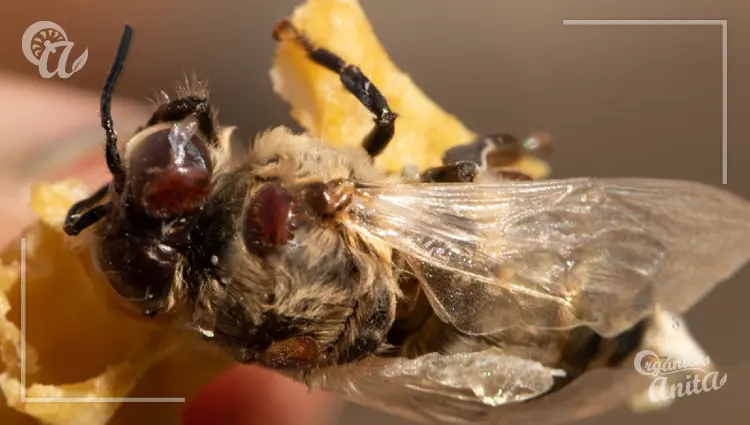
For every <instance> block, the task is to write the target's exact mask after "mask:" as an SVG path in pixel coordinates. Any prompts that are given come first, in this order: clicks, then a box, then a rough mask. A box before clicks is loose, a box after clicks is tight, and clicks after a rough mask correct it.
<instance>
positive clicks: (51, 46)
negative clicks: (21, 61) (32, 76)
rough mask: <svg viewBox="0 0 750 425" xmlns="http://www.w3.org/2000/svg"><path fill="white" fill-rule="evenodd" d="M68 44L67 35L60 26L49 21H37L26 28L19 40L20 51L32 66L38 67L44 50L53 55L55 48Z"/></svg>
mask: <svg viewBox="0 0 750 425" xmlns="http://www.w3.org/2000/svg"><path fill="white" fill-rule="evenodd" d="M67 42H68V35H67V34H65V30H64V29H62V27H61V26H60V25H57V24H56V23H54V22H51V21H39V22H36V23H33V24H31V26H30V27H28V28H26V31H25V32H24V33H23V37H22V38H21V49H22V50H23V54H24V56H26V59H27V60H28V61H29V62H31V63H32V64H34V65H36V66H39V65H40V64H41V63H42V62H41V58H42V55H44V52H45V51H46V50H50V51H51V52H53V53H54V51H55V48H56V47H59V46H61V45H64V44H65V43H67Z"/></svg>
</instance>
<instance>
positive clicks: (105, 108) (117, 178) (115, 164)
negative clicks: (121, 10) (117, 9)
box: [100, 24, 133, 193]
mask: <svg viewBox="0 0 750 425" xmlns="http://www.w3.org/2000/svg"><path fill="white" fill-rule="evenodd" d="M132 38H133V28H132V27H131V26H130V25H128V24H125V30H124V31H123V33H122V37H121V38H120V45H119V46H118V47H117V54H116V55H115V59H114V61H113V62H112V67H111V68H110V70H109V75H107V79H106V80H105V82H104V87H103V88H102V98H101V108H100V115H101V119H102V127H103V128H104V131H105V132H106V134H107V146H106V157H107V167H108V168H109V171H110V172H111V173H112V177H113V181H112V182H113V185H114V189H115V192H117V193H119V192H120V191H121V190H122V188H123V186H124V185H125V171H124V170H123V167H122V163H121V159H120V153H119V152H118V150H117V132H116V131H115V129H114V123H113V122H112V113H111V111H110V109H111V106H112V92H113V91H114V89H115V85H116V84H117V79H118V78H119V77H120V73H121V72H122V69H123V68H124V67H125V59H126V58H127V56H128V49H129V48H130V41H131V40H132Z"/></svg>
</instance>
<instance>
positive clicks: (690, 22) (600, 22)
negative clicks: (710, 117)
mask: <svg viewBox="0 0 750 425" xmlns="http://www.w3.org/2000/svg"><path fill="white" fill-rule="evenodd" d="M563 25H592V26H593V25H597V26H604V25H632V26H644V25H673V26H675V25H685V26H696V25H702V26H706V25H713V26H717V27H721V173H722V177H721V184H727V20H726V19H723V20H721V19H563Z"/></svg>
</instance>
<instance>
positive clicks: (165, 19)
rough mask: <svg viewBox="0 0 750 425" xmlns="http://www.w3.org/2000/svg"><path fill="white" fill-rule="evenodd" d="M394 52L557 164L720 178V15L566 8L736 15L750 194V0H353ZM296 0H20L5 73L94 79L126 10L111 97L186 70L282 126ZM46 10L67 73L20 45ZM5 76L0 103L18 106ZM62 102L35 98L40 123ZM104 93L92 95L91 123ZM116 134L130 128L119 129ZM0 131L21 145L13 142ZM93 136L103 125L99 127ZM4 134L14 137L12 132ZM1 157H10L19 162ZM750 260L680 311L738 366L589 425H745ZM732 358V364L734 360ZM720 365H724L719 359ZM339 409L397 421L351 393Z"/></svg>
mask: <svg viewBox="0 0 750 425" xmlns="http://www.w3.org/2000/svg"><path fill="white" fill-rule="evenodd" d="M361 3H362V5H363V7H364V8H365V10H366V12H367V13H368V15H369V17H370V19H371V21H372V24H373V25H374V27H375V30H376V32H377V33H378V34H379V37H380V39H381V41H382V42H383V44H384V45H385V46H386V48H387V50H388V51H389V52H390V54H391V56H392V57H393V59H394V60H395V62H396V63H397V64H398V65H399V66H400V67H401V68H402V69H404V70H405V71H407V72H409V73H410V74H411V75H412V77H413V78H414V80H415V81H416V82H417V83H418V84H419V85H420V86H421V87H422V88H423V89H424V90H425V92H427V93H428V94H429V95H430V96H431V97H432V98H433V99H435V100H436V101H437V102H438V103H439V104H440V105H442V106H443V107H444V108H446V109H447V110H449V111H451V112H453V113H454V114H456V115H457V116H458V117H459V118H460V119H462V120H463V121H464V122H465V123H466V124H467V125H469V126H470V127H471V128H473V129H474V130H476V131H478V132H490V131H510V132H513V133H516V134H518V135H519V136H520V135H524V134H526V133H528V132H530V131H532V130H536V129H548V130H550V131H551V132H552V134H553V135H554V136H555V137H556V141H557V146H558V150H557V152H556V153H555V155H554V156H553V158H552V159H551V163H552V166H553V169H554V172H555V175H556V176H557V177H567V176H580V175H596V176H650V177H666V178H676V179H691V180H699V181H703V182H707V183H711V184H716V185H720V184H721V182H722V150H721V142H722V140H721V123H722V119H721V118H722V115H721V89H722V82H721V57H722V56H721V29H720V27H718V26H710V27H708V26H707V27H675V26H670V27H631V26H627V27H613V26H605V27H580V26H564V25H563V24H562V21H563V19H728V21H729V25H728V28H729V31H728V34H729V35H728V41H729V43H728V45H729V50H728V60H729V68H728V72H729V80H728V81H729V98H728V104H729V108H728V111H729V115H728V122H729V150H728V186H727V188H728V189H730V190H732V191H735V192H737V193H739V194H741V195H743V196H745V197H747V198H750V184H749V183H750V167H748V166H747V165H746V163H747V160H748V159H750V145H748V144H747V143H746V140H747V139H748V136H750V120H747V119H746V117H747V116H748V112H750V93H748V87H749V85H748V83H747V80H748V75H750V55H748V54H747V53H746V52H747V51H748V50H750V5H748V4H747V2H745V1H742V0H733V1H728V0H727V1H716V0H714V1H708V0H700V1H698V0H660V1H657V0H637V1H635V0H631V1H627V2H626V1H612V0H577V1H572V0H545V1H519V0H515V1H510V0H494V1H490V0H485V1H471V2H469V1H465V0H464V1H461V0H409V1H403V0H361ZM296 4H297V1H294V0H275V1H260V0H245V1H230V0H219V1H214V2H206V1H195V0H181V1H175V0H161V1H159V2H145V1H130V2H125V1H120V0H118V1H107V2H93V1H84V0H67V1H63V0H58V1H36V2H13V5H10V4H6V5H4V7H3V9H4V13H3V14H2V17H0V40H2V42H1V43H0V58H1V59H0V72H4V71H10V72H13V73H19V74H26V75H27V76H29V78H30V79H31V80H30V81H34V83H35V84H45V85H65V86H66V87H68V88H70V87H76V88H82V89H90V90H93V91H98V90H99V89H100V87H101V84H102V78H103V76H104V75H105V74H106V71H107V69H108V67H109V64H110V60H111V58H112V55H113V53H114V48H115V46H116V44H117V41H118V38H119V36H120V34H121V31H122V24H123V22H125V21H127V22H129V23H131V24H132V25H133V26H134V28H135V30H136V35H135V37H136V39H135V43H134V45H133V49H132V51H131V56H130V58H129V61H128V65H127V70H126V72H125V74H124V76H123V78H122V79H121V83H120V84H119V86H118V95H120V96H128V97H131V98H135V99H143V98H146V97H152V95H153V93H155V92H156V91H157V90H160V89H163V88H167V89H171V88H172V87H173V85H174V82H175V81H176V80H178V79H180V78H181V77H182V74H183V71H188V72H190V71H193V70H194V71H196V72H197V74H198V75H199V76H200V77H204V78H206V77H207V78H209V79H210V83H211V88H212V97H213V100H214V102H215V103H216V104H217V105H219V107H220V109H221V115H222V119H223V122H224V123H233V124H237V125H239V126H240V127H241V131H242V132H243V133H244V134H245V135H247V136H250V135H252V134H253V133H255V132H257V131H259V130H262V129H264V128H265V127H267V126H270V125H277V124H289V125H292V124H293V123H292V121H291V119H290V118H289V117H288V116H287V111H288V108H287V105H286V104H284V103H282V102H281V101H280V100H279V99H278V98H277V97H276V96H275V95H274V94H273V92H272V90H271V85H270V83H269V78H268V68H269V66H270V63H271V58H272V53H273V49H274V42H273V40H272V38H271V36H270V30H271V28H272V26H273V23H274V22H275V21H276V20H277V19H279V18H281V17H283V16H285V15H287V14H289V13H290V12H291V10H292V8H293V7H294V6H295V5H296ZM40 20H51V21H54V22H56V23H58V24H59V25H61V26H62V27H63V28H64V29H65V31H66V32H67V34H68V37H69V39H70V40H72V41H74V42H75V43H76V48H75V49H74V51H73V53H72V56H73V57H74V58H75V57H77V56H78V55H79V54H80V53H81V52H82V51H83V48H84V47H87V48H88V50H89V59H88V63H87V64H86V65H85V67H84V68H83V69H82V70H81V71H80V72H78V73H77V74H75V75H74V76H73V77H72V78H70V79H68V80H64V81H62V82H61V81H60V80H59V79H53V80H43V79H41V78H40V77H39V75H38V74H37V69H36V68H35V67H34V66H32V65H31V64H29V63H28V62H27V61H26V59H25V58H24V56H23V54H22V52H21V48H20V44H21V43H20V40H21V35H22V34H23V32H24V30H25V29H26V27H27V26H29V25H30V24H31V23H33V22H36V21H40ZM9 93H10V92H8V91H7V90H6V91H5V92H0V102H2V108H3V109H5V108H13V105H14V102H15V101H16V100H17V99H14V98H12V97H11V96H10V94H9ZM64 107H65V106H64V105H52V104H51V105H49V107H48V108H46V109H45V110H41V111H37V112H36V113H37V114H38V116H39V118H40V124H39V125H44V117H45V115H48V114H55V113H56V111H57V110H58V108H64ZM97 108H98V105H97V104H95V103H92V105H91V111H92V113H91V122H90V123H88V125H90V126H96V125H97V121H98V117H97V115H96V111H97ZM121 131H124V130H121ZM3 143H12V141H8V140H4V141H3ZM91 143H92V144H97V143H101V140H99V139H96V138H92V142H91ZM2 148H3V149H10V150H11V151H12V150H13V148H12V147H11V146H3V147H2ZM12 155H13V154H5V155H4V161H8V160H13V158H12ZM748 278H750V268H746V269H745V270H744V271H743V272H742V273H740V274H739V275H737V276H736V277H735V278H733V279H732V280H731V281H729V282H726V283H725V284H724V285H722V286H721V287H720V288H719V289H717V290H716V291H715V292H714V293H713V294H712V295H711V296H709V297H708V298H707V299H705V300H704V301H703V302H702V303H701V304H700V305H698V306H697V307H696V308H695V309H694V310H693V311H692V312H691V313H690V314H689V316H688V319H689V321H690V325H691V328H692V329H693V331H694V334H695V335H696V337H697V339H698V340H699V341H701V343H702V344H703V345H704V347H705V348H706V349H707V350H708V351H709V354H711V356H712V358H713V359H715V361H716V362H718V364H720V365H721V367H722V368H724V369H725V370H729V371H731V372H729V376H728V382H727V384H726V386H725V387H723V388H722V389H721V390H720V391H718V392H712V393H708V394H700V395H697V396H691V397H689V398H686V399H682V400H681V401H680V402H679V403H678V405H677V406H675V407H673V408H672V409H670V410H668V411H665V412H659V413H655V414H649V415H645V416H638V417H636V416H633V415H632V414H630V413H629V412H626V411H624V410H623V411H620V412H614V413H613V414H611V415H608V416H603V417H598V418H594V419H591V420H589V421H587V422H588V423H591V424H594V423H608V424H626V423H630V422H632V421H636V420H637V421H639V422H640V423H641V424H657V423H662V424H664V423H667V424H677V423H680V424H686V425H687V424H690V425H692V424H696V425H697V424H705V423H708V422H713V421H716V423H727V424H743V423H747V419H746V418H747V416H748V415H747V414H748V413H750V403H748V399H750V366H748V364H749V363H748V362H749V361H750V359H748V357H749V356H748V354H747V353H748V351H750V342H748V340H749V339H750V338H748V336H749V335H750V331H749V330H748V326H749V325H750V309H749V308H748V307H747V306H748V302H750V286H748V284H747V281H748ZM741 364H745V366H744V367H743V366H737V367H735V368H734V369H732V368H731V367H732V366H731V365H741ZM725 366H726V367H725ZM341 423H342V424H355V423H356V424H363V425H364V424H378V423H393V424H396V423H400V422H398V421H397V420H394V419H392V418H391V417H388V416H385V415H381V414H378V413H374V412H371V411H367V410H365V409H361V408H358V407H356V406H348V407H347V408H346V409H345V411H344V415H343V418H342V419H341Z"/></svg>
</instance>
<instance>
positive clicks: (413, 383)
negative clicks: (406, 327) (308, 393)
mask: <svg viewBox="0 0 750 425" xmlns="http://www.w3.org/2000/svg"><path fill="white" fill-rule="evenodd" d="M564 376H565V374H564V372H563V371H560V370H556V369H550V368H547V367H545V366H543V365H542V364H541V363H537V362H533V361H529V360H524V359H521V358H518V357H511V356H504V355H502V354H501V353H500V352H499V351H497V350H495V349H488V350H485V351H480V352H475V353H461V354H453V355H441V354H437V353H431V354H427V355H424V356H421V357H417V358H415V359H411V360H410V359H404V358H386V357H368V358H366V359H364V360H362V361H360V362H358V363H356V364H352V365H347V366H335V367H330V368H326V369H322V370H320V371H318V372H317V375H316V376H314V377H313V378H312V382H311V383H312V386H313V387H314V388H322V389H325V390H327V391H332V392H335V393H337V394H339V395H342V396H344V397H346V398H348V399H349V400H350V401H353V402H356V403H360V404H364V405H366V406H370V407H373V408H376V409H379V410H382V411H385V412H389V413H392V414H397V415H400V416H402V417H405V418H409V419H411V420H414V421H418V422H423V423H467V424H468V423H484V422H485V421H486V420H487V419H488V414H489V412H490V411H491V410H493V408H495V407H497V406H504V405H513V404H516V403H518V402H521V401H527V400H529V399H532V398H535V397H538V396H540V395H542V394H544V393H546V392H547V391H548V390H549V389H550V388H551V387H552V385H553V384H554V382H555V378H556V377H564Z"/></svg>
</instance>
